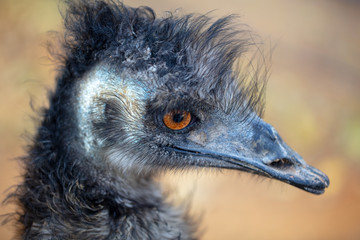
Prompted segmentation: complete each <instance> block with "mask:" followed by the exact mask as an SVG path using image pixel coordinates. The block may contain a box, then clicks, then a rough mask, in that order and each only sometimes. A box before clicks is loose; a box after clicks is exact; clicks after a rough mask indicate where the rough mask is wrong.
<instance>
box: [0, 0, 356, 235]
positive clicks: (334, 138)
mask: <svg viewBox="0 0 360 240" xmlns="http://www.w3.org/2000/svg"><path fill="white" fill-rule="evenodd" d="M124 2H125V3H126V4H128V5H131V6H134V7H136V6H141V5H148V6H150V7H152V8H154V9H155V10H156V12H157V13H158V15H159V16H161V15H162V13H163V12H164V11H167V10H171V11H175V10H177V9H181V12H183V13H191V12H197V13H207V12H209V11H212V10H215V11H214V12H212V13H211V15H212V16H215V17H218V16H223V15H226V14H231V13H236V14H239V15H240V16H241V21H242V23H246V24H248V25H249V26H250V27H251V28H252V29H253V31H254V32H256V33H258V34H259V35H260V36H261V37H262V38H263V39H264V42H265V46H267V45H268V46H276V48H275V49H274V51H273V54H272V55H273V56H272V75H271V77H270V81H269V83H268V87H267V97H266V99H267V104H266V112H265V120H266V121H267V122H270V123H271V124H272V125H273V126H275V128H276V129H277V130H278V131H279V133H280V134H281V135H282V136H283V138H284V139H285V141H286V142H287V143H288V144H289V145H290V146H292V147H293V148H294V149H295V150H296V151H297V152H299V153H300V154H301V155H302V156H303V157H304V159H305V160H306V161H307V162H308V163H310V164H311V165H313V166H315V167H317V168H319V169H321V170H322V171H324V172H325V173H327V174H328V176H329V177H330V181H331V184H330V187H329V188H328V189H327V190H326V192H325V194H323V195H320V196H315V195H311V194H309V193H306V192H304V191H301V190H299V189H295V188H293V187H290V186H288V185H286V184H283V183H280V182H276V181H270V180H266V179H261V178H258V177H253V176H251V175H249V174H245V173H239V172H234V171H221V172H219V171H217V172H214V171H210V172H206V171H203V172H201V173H198V172H197V173H191V172H190V173H187V174H185V175H182V176H180V174H179V175H178V174H174V173H172V174H169V175H167V176H164V177H163V179H162V181H163V182H164V184H165V185H166V186H167V188H169V187H170V188H177V189H178V193H177V194H176V195H174V196H173V197H172V198H173V199H175V200H176V201H178V199H182V198H187V197H191V198H192V199H193V203H192V212H193V214H195V215H196V216H202V222H201V224H200V229H201V231H203V235H202V239H207V240H210V239H360V1H357V0H343V1H341V0H338V1H335V0H332V1H331V0H327V1H325V0H323V1H321V0H319V1H295V0H292V1H289V0H274V1H268V0H222V1H215V0H207V1H191V0H183V1H175V0H168V1H159V0H153V1H145V0H143V1H140V0H136V1H135V0H133V1H130V0H127V1H124ZM61 29H62V20H61V16H60V14H59V11H58V2H57V1H52V0H16V1H12V0H1V1H0V193H1V195H0V199H4V197H5V196H6V192H5V191H6V190H7V189H8V188H9V187H10V186H12V185H14V184H16V183H18V182H19V181H20V180H21V178H20V177H19V176H20V173H21V167H20V166H19V164H18V163H17V161H16V158H17V157H19V156H22V155H23V154H24V150H23V146H24V145H25V144H26V141H25V140H24V139H23V138H22V135H23V133H24V132H30V133H33V132H34V128H35V124H34V122H33V121H32V119H31V118H32V116H34V115H35V113H34V112H33V111H32V110H31V107H30V100H31V101H32V102H33V105H34V106H35V107H40V106H44V105H46V104H47V103H46V97H45V96H46V91H47V89H52V88H53V86H54V76H55V74H56V71H55V67H56V66H55V65H54V64H53V63H52V62H51V61H49V60H48V57H49V55H48V53H47V51H46V48H45V47H44V45H45V43H46V41H48V40H51V38H50V34H49V33H48V32H49V31H52V30H55V31H61ZM269 48H270V47H269ZM13 210H14V207H13V206H2V207H1V208H0V214H4V213H7V212H10V211H13ZM13 231H14V229H13V227H12V226H11V224H10V225H6V226H0V239H10V238H11V236H12V233H13Z"/></svg>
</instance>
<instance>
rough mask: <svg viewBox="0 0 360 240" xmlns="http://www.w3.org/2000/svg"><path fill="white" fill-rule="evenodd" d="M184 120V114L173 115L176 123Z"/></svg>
mask: <svg viewBox="0 0 360 240" xmlns="http://www.w3.org/2000/svg"><path fill="white" fill-rule="evenodd" d="M183 120H184V114H180V113H177V114H175V115H174V117H173V121H174V122H176V123H180V122H182V121H183Z"/></svg>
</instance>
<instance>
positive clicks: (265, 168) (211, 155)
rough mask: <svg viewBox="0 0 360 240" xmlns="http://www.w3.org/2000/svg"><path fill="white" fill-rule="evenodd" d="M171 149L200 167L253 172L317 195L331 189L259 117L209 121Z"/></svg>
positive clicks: (316, 170) (323, 176)
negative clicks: (219, 121)
mask: <svg viewBox="0 0 360 240" xmlns="http://www.w3.org/2000/svg"><path fill="white" fill-rule="evenodd" d="M245 125H246V126H245ZM172 150H173V151H176V152H178V153H179V154H185V155H191V156H192V157H193V158H194V159H196V161H197V162H198V163H199V162H200V163H201V165H205V166H209V167H218V168H228V169H237V170H242V171H246V172H251V173H254V174H258V175H262V176H265V177H269V178H274V179H277V180H280V181H282V182H285V183H288V184H290V185H293V186H295V187H298V188H301V189H303V190H305V191H308V192H311V193H314V194H321V193H323V192H324V190H325V188H326V187H328V186H329V178H328V177H327V176H326V175H325V174H324V173H322V172H321V171H320V170H318V169H316V168H314V167H312V166H310V165H308V164H307V163H306V162H305V161H304V160H303V159H302V157H301V156H300V155H299V154H297V153H296V152H295V151H294V150H292V149H291V148H290V147H289V146H287V145H286V143H285V142H284V141H283V140H282V138H281V137H280V135H279V134H278V133H277V131H276V130H275V129H274V128H273V127H272V126H271V125H270V124H268V123H266V122H264V121H263V120H262V119H260V118H256V119H255V120H253V121H251V122H248V123H238V124H234V123H221V124H220V123H218V122H217V123H211V122H210V123H208V124H207V126H204V127H202V128H201V129H198V130H194V131H192V132H191V133H190V134H189V136H188V139H187V141H186V143H183V142H182V143H179V144H176V146H173V147H172Z"/></svg>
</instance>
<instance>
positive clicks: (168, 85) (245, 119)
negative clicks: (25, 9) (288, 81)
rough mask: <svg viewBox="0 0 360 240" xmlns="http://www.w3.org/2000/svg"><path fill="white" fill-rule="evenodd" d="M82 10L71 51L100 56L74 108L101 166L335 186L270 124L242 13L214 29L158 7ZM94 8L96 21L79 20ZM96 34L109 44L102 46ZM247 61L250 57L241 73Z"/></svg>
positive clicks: (84, 77)
mask: <svg viewBox="0 0 360 240" xmlns="http://www.w3.org/2000/svg"><path fill="white" fill-rule="evenodd" d="M72 8H73V9H72V11H69V12H70V17H69V18H68V19H67V25H68V26H72V28H71V31H72V32H71V33H72V36H75V38H74V37H73V38H72V39H75V40H73V41H75V42H72V45H71V46H70V47H69V49H72V51H73V52H75V51H79V49H80V50H81V49H87V50H88V49H92V50H93V53H91V55H90V57H91V58H92V59H94V60H93V61H92V62H91V64H89V67H88V70H87V71H86V72H84V73H83V74H80V75H81V76H80V77H78V80H77V81H76V87H75V89H76V91H75V97H74V100H73V101H72V104H73V106H74V108H75V109H77V111H76V114H77V116H76V119H77V125H78V134H77V135H78V137H79V142H81V146H80V147H81V148H82V149H83V150H84V151H85V153H86V154H87V156H89V157H90V158H92V159H93V160H94V162H95V163H96V164H99V165H103V164H104V163H106V165H107V166H109V167H110V168H112V169H115V170H116V171H121V172H122V173H127V172H137V173H138V174H142V173H148V172H155V171H158V170H159V169H160V170H161V169H187V168H200V167H203V168H225V169H235V170H240V171H245V172H250V173H253V174H257V175H261V176H264V177H269V178H273V179H277V180H280V181H283V182H285V183H288V184H291V185H293V186H296V187H298V188H301V189H303V190H305V191H308V192H311V193H315V194H321V193H323V192H324V189H325V188H326V187H327V186H328V185H329V179H328V177H327V176H326V175H325V174H324V173H322V172H321V171H319V170H317V169H316V168H314V167H312V166H310V165H308V164H307V163H306V162H305V161H304V160H303V159H302V158H301V156H300V155H299V154H297V153H296V152H295V151H294V150H292V149H291V148H290V147H289V146H288V145H287V144H286V143H285V142H284V141H283V140H282V138H281V137H280V135H279V134H278V132H277V131H276V130H275V129H274V127H272V126H271V125H270V124H268V123H266V122H264V121H263V120H262V119H261V113H262V106H263V104H262V103H263V91H264V86H265V80H266V78H267V74H266V73H267V71H266V69H264V66H265V65H264V64H259V65H256V64H255V61H254V59H253V58H247V57H246V55H245V52H246V51H248V49H249V47H251V46H257V45H256V44H255V43H254V41H251V40H253V39H254V38H253V36H252V35H251V33H250V32H249V31H248V30H236V28H234V24H233V22H234V17H233V16H230V17H225V18H221V19H219V20H217V21H215V22H213V21H212V20H211V18H209V17H208V16H203V15H201V16H196V15H195V16H194V15H186V16H180V17H179V16H173V15H170V16H168V17H165V18H162V19H157V18H155V14H154V13H153V12H152V10H151V9H148V8H141V9H132V8H126V7H124V6H122V5H121V6H120V7H116V8H114V7H111V6H105V5H101V4H100V5H99V6H96V7H95V6H85V7H84V6H81V8H82V11H79V6H73V7H72ZM81 8H80V9H81ZM99 9H102V11H99ZM84 11H85V12H86V13H87V18H79V16H81V14H80V12H81V13H83V12H84ZM95 12H96V13H95ZM71 14H72V15H71ZM76 14H77V15H76ZM85 15H86V14H85ZM92 15H93V20H91V21H90V22H89V19H91V16H92ZM73 16H78V17H73ZM89 16H90V17H89ZM95 16H96V17H95ZM79 19H80V20H79ZM81 19H82V20H81ZM79 21H82V22H79ZM235 25H236V24H235ZM79 26H83V27H82V28H80V27H79ZM91 26H92V27H91ZM84 28H86V29H88V30H84ZM94 29H95V30H96V31H95V30H94ZM84 31H85V33H86V34H84ZM89 34H90V36H92V37H93V38H94V39H97V40H98V41H100V40H101V39H103V40H101V41H102V44H100V45H101V47H99V44H97V45H96V44H94V43H93V41H89V40H88V39H89ZM91 34H92V35H91ZM106 34H107V35H109V36H107V38H108V39H105V37H104V35H106ZM93 35H94V36H93ZM95 35H96V36H95ZM244 36H247V37H244ZM95 37H96V38H95ZM99 39H100V40H99ZM89 42H91V44H92V45H91V47H89V46H88V45H89V44H90V43H89ZM86 44H87V45H86ZM74 46H76V47H74ZM84 52H85V50H84ZM71 54H72V56H78V55H79V54H78V55H75V54H74V53H71ZM78 58H79V59H82V58H80V57H78ZM68 59H69V58H68ZM73 59H74V58H73ZM238 59H250V60H249V61H248V64H247V65H246V67H244V66H243V65H242V67H238V68H236V67H234V66H235V65H236V64H237V63H238V62H237V61H238ZM73 61H75V60H73ZM79 61H80V60H79ZM240 65H241V63H240Z"/></svg>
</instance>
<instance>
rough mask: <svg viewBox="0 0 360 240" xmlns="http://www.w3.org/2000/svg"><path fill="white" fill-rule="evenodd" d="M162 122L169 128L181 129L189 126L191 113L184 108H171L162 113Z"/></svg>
mask: <svg viewBox="0 0 360 240" xmlns="http://www.w3.org/2000/svg"><path fill="white" fill-rule="evenodd" d="M163 122H164V124H165V126H166V127H167V128H169V129H171V130H182V129H184V128H186V127H187V126H189V124H190V122H191V113H189V112H187V111H184V110H172V111H170V112H168V113H166V114H165V115H164V117H163Z"/></svg>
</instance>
